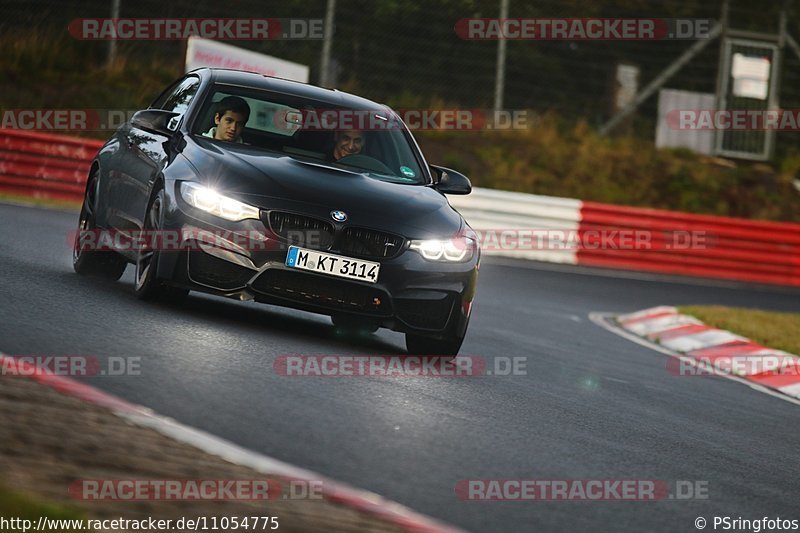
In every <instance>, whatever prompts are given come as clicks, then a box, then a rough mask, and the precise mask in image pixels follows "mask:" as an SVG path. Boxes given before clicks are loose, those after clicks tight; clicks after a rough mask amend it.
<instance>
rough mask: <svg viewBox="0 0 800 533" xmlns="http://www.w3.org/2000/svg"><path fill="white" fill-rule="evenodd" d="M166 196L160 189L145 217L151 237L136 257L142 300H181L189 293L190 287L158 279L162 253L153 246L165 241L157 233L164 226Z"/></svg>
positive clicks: (138, 295) (147, 231) (139, 296)
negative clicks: (174, 285)
mask: <svg viewBox="0 0 800 533" xmlns="http://www.w3.org/2000/svg"><path fill="white" fill-rule="evenodd" d="M165 203H166V197H165V195H164V189H159V190H158V191H157V192H156V193H155V194H154V195H153V198H152V199H151V200H150V205H149V207H148V208H147V214H145V217H144V224H143V227H142V229H143V230H144V234H145V235H147V236H149V237H150V238H147V239H145V241H146V244H145V245H143V246H142V247H141V248H140V249H139V252H138V255H137V257H136V275H135V279H136V288H135V290H136V296H137V297H138V298H139V299H141V300H171V301H179V300H182V299H183V298H185V297H186V295H187V294H189V290H188V289H183V288H178V287H171V286H168V285H166V284H165V283H164V282H163V281H161V280H159V279H158V276H157V272H156V268H157V265H158V256H159V254H160V253H161V252H160V251H159V250H158V249H157V247H153V246H152V243H154V242H156V243H157V242H163V239H160V238H157V237H156V235H158V233H159V232H160V231H162V229H163V227H164V205H165Z"/></svg>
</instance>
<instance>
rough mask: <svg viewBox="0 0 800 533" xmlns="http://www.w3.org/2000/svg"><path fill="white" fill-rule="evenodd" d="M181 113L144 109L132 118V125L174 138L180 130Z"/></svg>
mask: <svg viewBox="0 0 800 533" xmlns="http://www.w3.org/2000/svg"><path fill="white" fill-rule="evenodd" d="M180 116H181V114H180V113H173V112H172V111H164V110H163V109H144V110H142V111H137V112H136V113H134V115H133V117H131V124H133V125H134V126H136V127H137V128H141V129H143V130H145V131H149V132H152V133H157V134H159V135H164V136H165V137H172V135H173V134H174V133H175V131H176V130H177V129H178V122H179V121H180Z"/></svg>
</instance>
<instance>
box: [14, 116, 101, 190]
mask: <svg viewBox="0 0 800 533" xmlns="http://www.w3.org/2000/svg"><path fill="white" fill-rule="evenodd" d="M102 145H103V143H102V141H96V140H93V139H79V138H76V137H68V136H65V135H51V134H43V133H34V132H28V131H19V130H12V129H0V191H3V192H7V193H13V194H21V195H25V196H32V197H35V198H54V199H59V200H75V201H81V200H82V199H83V192H84V188H85V186H86V176H87V174H88V173H89V163H90V161H91V159H92V157H94V155H95V153H97V150H98V149H99V148H100V147H101V146H102Z"/></svg>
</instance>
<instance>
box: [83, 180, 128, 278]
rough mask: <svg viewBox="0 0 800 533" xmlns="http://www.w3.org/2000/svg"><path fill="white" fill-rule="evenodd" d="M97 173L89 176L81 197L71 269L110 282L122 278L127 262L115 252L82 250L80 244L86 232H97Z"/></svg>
mask: <svg viewBox="0 0 800 533" xmlns="http://www.w3.org/2000/svg"><path fill="white" fill-rule="evenodd" d="M98 179H99V171H98V170H95V171H94V172H92V174H91V175H90V176H89V180H88V183H87V184H86V193H85V194H84V195H83V204H82V205H81V214H80V217H79V218H78V231H77V232H76V233H75V242H74V243H73V246H72V268H73V269H74V270H75V272H77V273H78V274H81V275H84V276H97V277H101V278H105V279H109V280H112V281H116V280H118V279H119V278H121V277H122V274H123V273H124V272H125V268H126V267H127V266H128V262H127V261H126V260H125V258H123V257H122V256H120V255H119V254H118V253H116V252H112V251H111V250H83V249H82V248H83V246H82V243H84V242H86V240H85V238H84V236H85V235H86V232H92V231H95V230H97V229H98V228H97V223H96V221H97V214H96V208H97V181H98Z"/></svg>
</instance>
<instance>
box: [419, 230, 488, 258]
mask: <svg viewBox="0 0 800 533" xmlns="http://www.w3.org/2000/svg"><path fill="white" fill-rule="evenodd" d="M475 248H476V246H475V239H473V238H471V237H463V236H459V237H454V238H452V239H445V240H424V241H411V249H412V250H416V251H417V252H419V253H420V254H421V255H422V257H424V258H425V259H427V260H429V261H448V262H452V263H460V262H463V261H469V260H470V259H472V256H473V255H474V254H475Z"/></svg>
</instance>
